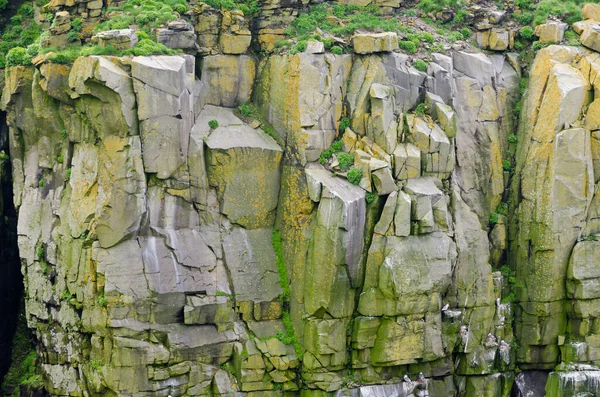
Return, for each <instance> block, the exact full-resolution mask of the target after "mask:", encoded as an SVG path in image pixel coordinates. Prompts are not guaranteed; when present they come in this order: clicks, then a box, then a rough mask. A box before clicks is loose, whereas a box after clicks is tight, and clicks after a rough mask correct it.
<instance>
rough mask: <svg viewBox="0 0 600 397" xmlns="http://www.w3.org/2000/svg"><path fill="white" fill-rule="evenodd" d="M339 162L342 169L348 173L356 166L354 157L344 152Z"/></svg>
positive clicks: (338, 158) (340, 155)
mask: <svg viewBox="0 0 600 397" xmlns="http://www.w3.org/2000/svg"><path fill="white" fill-rule="evenodd" d="M337 160H338V163H339V164H340V169H341V170H342V171H346V170H347V169H349V168H350V167H351V166H352V164H354V155H352V154H349V153H344V152H342V153H340V154H339V155H338V157H337Z"/></svg>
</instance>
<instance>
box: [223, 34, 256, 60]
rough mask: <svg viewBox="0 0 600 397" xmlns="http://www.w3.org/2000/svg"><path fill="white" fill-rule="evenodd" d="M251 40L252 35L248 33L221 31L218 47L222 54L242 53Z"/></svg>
mask: <svg viewBox="0 0 600 397" xmlns="http://www.w3.org/2000/svg"><path fill="white" fill-rule="evenodd" d="M248 33H250V32H248ZM251 41H252V36H251V35H250V34H232V33H221V35H220V36H219V47H220V48H221V51H222V52H223V54H235V55H237V54H243V53H245V52H246V51H248V47H250V42H251Z"/></svg>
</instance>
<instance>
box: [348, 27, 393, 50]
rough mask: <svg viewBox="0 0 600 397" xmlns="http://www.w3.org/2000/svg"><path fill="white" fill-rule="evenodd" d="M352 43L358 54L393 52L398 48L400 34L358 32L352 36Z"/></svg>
mask: <svg viewBox="0 0 600 397" xmlns="http://www.w3.org/2000/svg"><path fill="white" fill-rule="evenodd" d="M352 44H353V46H354V52H356V53H357V54H372V53H375V52H391V51H394V50H397V49H398V35H397V34H396V33H393V32H386V33H358V34H355V35H354V36H352Z"/></svg>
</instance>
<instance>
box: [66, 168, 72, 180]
mask: <svg viewBox="0 0 600 397" xmlns="http://www.w3.org/2000/svg"><path fill="white" fill-rule="evenodd" d="M69 180H71V169H70V168H67V170H66V171H65V182H68V181H69Z"/></svg>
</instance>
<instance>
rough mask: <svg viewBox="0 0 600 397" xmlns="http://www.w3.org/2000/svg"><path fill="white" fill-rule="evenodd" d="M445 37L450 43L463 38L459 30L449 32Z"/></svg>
mask: <svg viewBox="0 0 600 397" xmlns="http://www.w3.org/2000/svg"><path fill="white" fill-rule="evenodd" d="M446 39H447V40H448V41H449V42H450V43H455V42H457V41H458V40H463V39H464V37H463V35H462V33H461V32H456V31H454V32H450V33H449V34H448V36H447V37H446Z"/></svg>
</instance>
